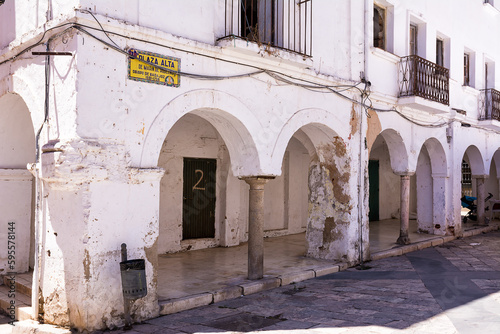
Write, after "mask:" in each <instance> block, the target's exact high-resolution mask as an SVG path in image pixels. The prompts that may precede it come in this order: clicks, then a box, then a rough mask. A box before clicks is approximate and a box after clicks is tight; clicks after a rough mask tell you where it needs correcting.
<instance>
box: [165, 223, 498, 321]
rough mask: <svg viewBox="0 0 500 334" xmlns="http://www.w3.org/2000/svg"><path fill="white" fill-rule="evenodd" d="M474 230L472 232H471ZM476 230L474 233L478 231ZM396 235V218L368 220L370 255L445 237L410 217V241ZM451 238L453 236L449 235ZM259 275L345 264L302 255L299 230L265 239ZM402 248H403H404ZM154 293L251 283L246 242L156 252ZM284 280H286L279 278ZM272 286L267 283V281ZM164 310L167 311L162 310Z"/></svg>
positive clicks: (173, 295) (306, 272)
mask: <svg viewBox="0 0 500 334" xmlns="http://www.w3.org/2000/svg"><path fill="white" fill-rule="evenodd" d="M499 226H500V221H499V220H495V221H493V222H491V223H490V225H489V226H488V227H484V226H483V227H480V226H475V225H473V224H467V226H465V227H464V230H465V231H469V234H471V235H472V232H477V233H480V231H483V230H492V229H498V227H499ZM476 230H477V231H476ZM477 233H476V234H477ZM398 236H399V220H397V219H390V220H384V221H375V222H370V245H371V255H372V257H373V258H374V257H376V258H382V257H387V256H394V255H399V254H392V253H391V250H400V249H406V248H407V249H411V247H412V246H415V247H414V248H415V249H416V248H417V247H416V246H417V244H418V248H419V249H420V248H425V247H430V246H431V243H430V242H428V243H427V244H428V246H427V245H426V244H425V242H426V241H435V242H439V243H443V242H446V241H447V240H444V238H442V237H439V236H436V235H431V234H425V233H417V224H416V221H415V220H411V221H410V234H409V237H410V240H411V242H412V244H410V245H407V246H400V245H398V244H396V240H397V238H398ZM449 238H451V239H453V237H449ZM264 247H265V252H264V254H265V256H264V278H268V279H271V278H279V279H281V280H282V281H283V282H282V283H281V284H279V283H276V284H278V286H279V285H285V284H289V283H291V282H294V281H295V282H297V281H300V280H304V279H307V278H312V277H315V276H320V275H319V274H318V273H322V272H324V274H327V273H330V272H335V271H338V270H343V269H345V268H346V267H347V264H345V263H340V262H333V261H327V260H317V259H311V258H306V257H305V256H304V255H305V251H306V240H305V235H304V233H301V234H295V235H290V236H284V237H277V238H268V239H265V242H264ZM403 253H406V251H403ZM158 260H159V271H158V294H159V300H160V301H168V300H173V299H179V298H181V299H182V298H184V297H188V296H194V295H199V294H204V293H214V292H216V291H223V290H225V289H226V290H227V289H230V288H231V287H236V286H242V285H245V284H250V283H251V282H255V281H249V280H247V245H246V244H243V245H240V246H236V247H230V248H220V247H219V248H211V249H205V250H197V251H190V252H184V253H176V254H168V255H160V256H159V259H158ZM284 281H286V283H285V282H284ZM271 285H272V284H271ZM166 313H169V312H165V314H166Z"/></svg>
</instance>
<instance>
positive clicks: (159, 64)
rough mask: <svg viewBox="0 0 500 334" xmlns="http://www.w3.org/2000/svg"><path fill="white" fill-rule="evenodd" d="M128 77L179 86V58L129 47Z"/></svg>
mask: <svg viewBox="0 0 500 334" xmlns="http://www.w3.org/2000/svg"><path fill="white" fill-rule="evenodd" d="M128 53H129V55H130V57H129V58H128V78H129V79H131V80H136V81H142V82H151V83H155V84H158V85H165V86H171V87H179V86H180V84H181V81H180V76H179V74H178V73H176V72H179V69H180V66H181V60H180V59H179V58H173V57H167V56H162V55H159V54H157V53H151V52H147V51H140V50H137V49H130V50H129V51H128Z"/></svg>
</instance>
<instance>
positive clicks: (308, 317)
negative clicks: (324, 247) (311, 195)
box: [111, 231, 500, 334]
mask: <svg viewBox="0 0 500 334" xmlns="http://www.w3.org/2000/svg"><path fill="white" fill-rule="evenodd" d="M368 268H369V269H368ZM499 291H500V232H498V231H497V232H491V233H488V234H482V235H478V236H474V237H469V238H464V239H459V240H455V241H452V242H448V243H445V244H444V245H441V246H437V247H433V248H428V249H424V250H420V251H416V252H412V253H408V254H406V255H403V256H399V257H391V258H386V259H382V260H377V261H372V262H369V263H366V267H365V270H360V268H350V269H348V270H346V271H344V272H339V273H334V274H331V275H327V276H323V277H319V278H316V279H311V280H307V281H303V282H300V283H297V284H292V285H288V286H284V287H281V288H277V289H273V290H269V291H266V292H261V293H257V294H254V295H250V296H245V297H241V298H238V299H235V300H229V301H224V302H220V303H216V304H212V305H209V306H206V307H200V308H197V309H193V310H189V311H185V312H180V313H177V314H172V315H167V316H162V317H159V318H156V319H152V320H150V321H147V322H145V323H143V324H135V325H134V326H133V329H132V330H130V331H126V333H129V334H134V333H167V334H168V333H212V332H220V333H227V332H253V331H255V332H260V331H262V332H266V333H268V332H273V331H279V332H285V331H287V332H290V333H398V332H404V333H440V334H445V333H482V334H484V333H498V329H499V328H500V292H499ZM111 333H116V334H118V333H124V331H122V330H118V331H112V332H111Z"/></svg>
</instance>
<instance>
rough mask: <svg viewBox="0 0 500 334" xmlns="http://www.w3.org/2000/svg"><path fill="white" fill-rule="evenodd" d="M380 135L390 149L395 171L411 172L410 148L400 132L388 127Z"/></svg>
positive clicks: (398, 172) (392, 165)
mask: <svg viewBox="0 0 500 334" xmlns="http://www.w3.org/2000/svg"><path fill="white" fill-rule="evenodd" d="M379 136H380V137H382V138H383V139H384V140H385V142H386V144H387V147H388V149H389V157H390V160H391V168H392V170H393V172H394V173H396V174H400V173H401V174H402V173H407V172H409V161H408V150H407V148H406V146H405V144H404V141H403V138H402V137H401V135H400V134H399V132H397V131H396V130H394V129H386V130H384V131H382V132H381V133H380V134H379Z"/></svg>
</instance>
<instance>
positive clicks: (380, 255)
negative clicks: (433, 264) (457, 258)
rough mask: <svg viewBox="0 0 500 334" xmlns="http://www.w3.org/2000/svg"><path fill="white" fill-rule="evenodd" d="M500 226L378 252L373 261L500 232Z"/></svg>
mask: <svg viewBox="0 0 500 334" xmlns="http://www.w3.org/2000/svg"><path fill="white" fill-rule="evenodd" d="M499 229H500V226H491V225H490V226H484V227H478V228H475V229H473V230H468V231H464V232H463V233H462V235H460V236H453V235H446V236H442V237H435V238H431V239H427V240H424V241H420V242H416V243H413V244H410V245H404V246H396V247H395V248H392V249H387V250H384V251H380V252H376V253H373V254H372V256H371V260H372V261H374V260H380V259H384V258H387V257H392V256H400V255H403V254H406V253H410V252H414V251H416V250H421V249H424V248H429V247H434V246H439V245H442V244H444V243H446V242H449V241H452V240H455V239H458V238H468V237H472V236H474V235H478V234H482V233H487V232H491V231H496V230H499Z"/></svg>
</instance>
